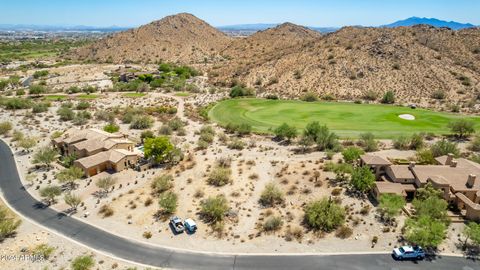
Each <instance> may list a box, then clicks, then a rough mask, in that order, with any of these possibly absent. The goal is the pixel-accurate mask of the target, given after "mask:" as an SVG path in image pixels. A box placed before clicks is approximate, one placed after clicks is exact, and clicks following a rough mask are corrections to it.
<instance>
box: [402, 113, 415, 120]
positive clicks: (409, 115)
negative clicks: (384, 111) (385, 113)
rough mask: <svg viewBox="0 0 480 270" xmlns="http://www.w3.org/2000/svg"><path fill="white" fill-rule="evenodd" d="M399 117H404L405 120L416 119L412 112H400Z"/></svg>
mask: <svg viewBox="0 0 480 270" xmlns="http://www.w3.org/2000/svg"><path fill="white" fill-rule="evenodd" d="M398 117H400V118H402V119H404V120H410V121H412V120H415V116H413V115H411V114H400V115H399V116H398Z"/></svg>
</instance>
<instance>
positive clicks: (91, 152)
mask: <svg viewBox="0 0 480 270" xmlns="http://www.w3.org/2000/svg"><path fill="white" fill-rule="evenodd" d="M52 144H53V146H54V147H55V148H57V149H58V150H59V152H60V153H61V154H62V155H64V156H67V155H74V156H75V158H77V160H76V161H75V162H74V166H77V167H79V168H81V169H82V170H83V171H84V172H85V175H86V176H93V175H96V174H98V173H100V172H103V171H113V172H118V171H122V170H125V169H128V168H134V167H135V165H136V164H137V162H138V160H139V158H140V156H141V153H140V152H138V151H137V150H135V149H134V146H135V144H134V143H133V142H132V141H130V140H128V136H126V135H125V134H122V133H108V132H105V131H103V130H99V129H84V130H80V129H70V130H68V131H67V132H65V133H64V134H63V135H62V136H61V137H59V138H56V139H53V140H52Z"/></svg>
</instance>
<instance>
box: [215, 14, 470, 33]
mask: <svg viewBox="0 0 480 270" xmlns="http://www.w3.org/2000/svg"><path fill="white" fill-rule="evenodd" d="M419 24H425V25H431V26H434V27H448V28H450V29H453V30H460V29H465V28H472V27H476V26H475V25H473V24H471V23H459V22H454V21H442V20H439V19H435V18H419V17H410V18H408V19H405V20H400V21H396V22H394V23H391V24H387V25H381V26H378V27H387V28H393V27H400V26H414V25H419ZM278 25H280V24H275V23H257V24H235V25H226V26H219V27H217V28H218V29H220V30H221V31H224V32H225V31H227V32H228V31H245V32H256V31H263V30H266V29H268V28H273V27H276V26H278ZM306 27H307V28H309V29H312V30H315V31H318V32H320V33H331V32H335V31H337V30H338V29H340V27H315V26H306Z"/></svg>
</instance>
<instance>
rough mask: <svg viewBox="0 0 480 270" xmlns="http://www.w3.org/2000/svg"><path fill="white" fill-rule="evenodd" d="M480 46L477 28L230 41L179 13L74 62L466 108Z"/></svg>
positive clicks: (260, 35)
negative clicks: (170, 66) (155, 67)
mask: <svg viewBox="0 0 480 270" xmlns="http://www.w3.org/2000/svg"><path fill="white" fill-rule="evenodd" d="M479 44H480V29H479V28H469V29H462V30H459V31H454V30H450V29H446V28H435V27H432V26H426V25H417V26H412V27H396V28H388V27H384V28H366V27H344V28H342V29H340V30H338V31H336V32H333V33H329V34H326V35H321V34H320V33H318V32H316V31H313V30H310V29H308V28H305V27H302V26H298V25H294V24H291V23H284V24H281V25H278V26H276V27H274V28H270V29H267V30H264V31H259V32H257V33H255V34H253V35H251V36H248V37H245V38H229V37H227V36H225V35H224V34H223V33H221V32H220V31H218V30H217V29H215V28H213V27H211V26H210V25H208V24H207V23H205V22H204V21H202V20H200V19H197V18H196V17H194V16H193V15H190V14H179V15H175V16H169V17H166V18H164V19H162V20H160V21H156V22H153V23H151V24H148V25H145V26H142V27H140V28H138V29H134V30H129V31H126V32H121V33H118V34H114V35H112V36H111V37H108V38H106V39H103V40H101V41H98V42H96V43H94V44H93V45H90V46H88V47H84V48H81V49H79V50H78V51H77V52H76V56H77V57H78V58H80V59H92V60H100V61H112V62H128V61H138V62H154V61H158V60H163V61H170V62H177V61H178V62H182V63H186V64H195V63H204V62H205V59H207V60H208V61H207V64H206V65H204V64H202V65H196V67H197V68H202V69H205V70H206V71H207V72H208V73H209V75H210V76H209V77H210V80H211V82H212V83H215V84H217V85H220V86H222V85H224V86H228V85H231V84H232V83H233V82H242V83H244V84H246V85H248V86H250V87H255V88H257V90H258V92H259V93H261V92H274V93H277V94H279V95H280V96H285V97H299V96H301V95H303V94H304V93H305V92H307V91H312V92H316V93H318V94H319V95H320V96H321V95H331V96H334V97H336V98H339V99H356V98H361V97H363V96H365V95H367V94H368V95H369V96H372V93H377V95H378V96H380V95H382V94H383V93H384V92H386V91H388V90H392V91H394V92H395V93H396V96H397V99H398V100H399V101H405V102H415V103H421V102H422V103H425V102H434V101H433V99H432V98H431V97H432V96H433V95H434V94H435V95H437V97H441V96H442V95H444V96H445V99H447V100H450V101H451V102H450V104H452V103H458V104H459V105H465V106H467V105H468V104H470V105H471V104H472V100H474V99H475V100H476V99H477V97H480V45H479ZM439 93H440V94H439ZM467 103H468V104H467ZM470 105H468V106H470Z"/></svg>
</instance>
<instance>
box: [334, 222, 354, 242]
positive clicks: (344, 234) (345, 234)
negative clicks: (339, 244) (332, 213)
mask: <svg viewBox="0 0 480 270" xmlns="http://www.w3.org/2000/svg"><path fill="white" fill-rule="evenodd" d="M352 234H353V230H352V228H350V227H348V226H345V225H343V226H340V228H338V229H337V231H336V232H335V236H336V237H338V238H341V239H346V238H349V237H350V236H352Z"/></svg>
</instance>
